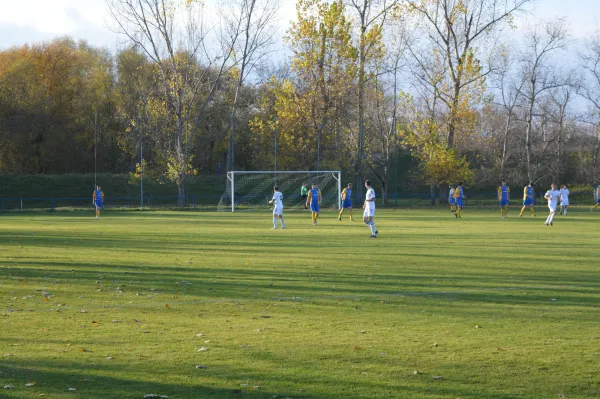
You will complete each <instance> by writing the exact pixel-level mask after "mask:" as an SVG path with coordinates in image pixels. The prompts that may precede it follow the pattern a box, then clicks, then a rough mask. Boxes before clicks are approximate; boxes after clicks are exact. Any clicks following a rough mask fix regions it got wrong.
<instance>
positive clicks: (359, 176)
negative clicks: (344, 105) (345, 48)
mask: <svg viewBox="0 0 600 399" xmlns="http://www.w3.org/2000/svg"><path fill="white" fill-rule="evenodd" d="M361 17H362V21H361V31H360V45H359V63H358V148H357V154H356V166H355V170H354V172H355V173H356V188H357V190H356V195H357V197H358V198H360V197H362V195H363V187H364V180H363V171H362V162H363V152H364V140H365V104H364V103H365V61H366V57H367V55H366V49H365V34H366V31H367V27H366V26H365V22H366V21H365V15H364V14H363V15H361Z"/></svg>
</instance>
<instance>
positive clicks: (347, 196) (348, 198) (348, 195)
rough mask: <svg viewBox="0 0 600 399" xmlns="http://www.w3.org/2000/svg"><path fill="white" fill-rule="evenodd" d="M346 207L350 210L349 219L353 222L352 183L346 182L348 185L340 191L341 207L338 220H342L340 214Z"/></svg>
mask: <svg viewBox="0 0 600 399" xmlns="http://www.w3.org/2000/svg"><path fill="white" fill-rule="evenodd" d="M346 209H348V212H350V221H351V222H354V218H353V217H352V183H348V187H346V188H345V189H344V191H342V209H341V210H340V215H339V216H338V220H339V221H341V220H342V215H343V214H344V211H345V210H346Z"/></svg>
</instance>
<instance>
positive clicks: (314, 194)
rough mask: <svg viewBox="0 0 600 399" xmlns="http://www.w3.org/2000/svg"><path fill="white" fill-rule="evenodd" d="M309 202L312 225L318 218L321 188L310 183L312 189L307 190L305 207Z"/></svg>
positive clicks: (315, 223)
mask: <svg viewBox="0 0 600 399" xmlns="http://www.w3.org/2000/svg"><path fill="white" fill-rule="evenodd" d="M309 203H310V211H311V212H312V221H313V225H315V226H316V225H317V219H318V218H319V212H321V190H319V188H318V187H317V185H316V184H313V185H312V190H310V191H309V192H308V197H307V199H306V207H308V204H309Z"/></svg>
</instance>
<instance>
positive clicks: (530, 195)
mask: <svg viewBox="0 0 600 399" xmlns="http://www.w3.org/2000/svg"><path fill="white" fill-rule="evenodd" d="M534 198H535V191H534V189H533V183H529V185H527V186H525V188H524V189H523V208H521V213H520V214H519V217H520V218H521V217H523V212H525V209H527V208H529V210H531V217H534V216H535V209H533V202H534V201H533V199H534Z"/></svg>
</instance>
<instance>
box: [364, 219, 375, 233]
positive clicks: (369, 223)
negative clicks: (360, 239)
mask: <svg viewBox="0 0 600 399" xmlns="http://www.w3.org/2000/svg"><path fill="white" fill-rule="evenodd" d="M365 224H366V225H367V227H368V228H370V229H371V235H373V236H374V235H376V234H375V232H376V231H377V229H376V228H375V222H368V223H365Z"/></svg>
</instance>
